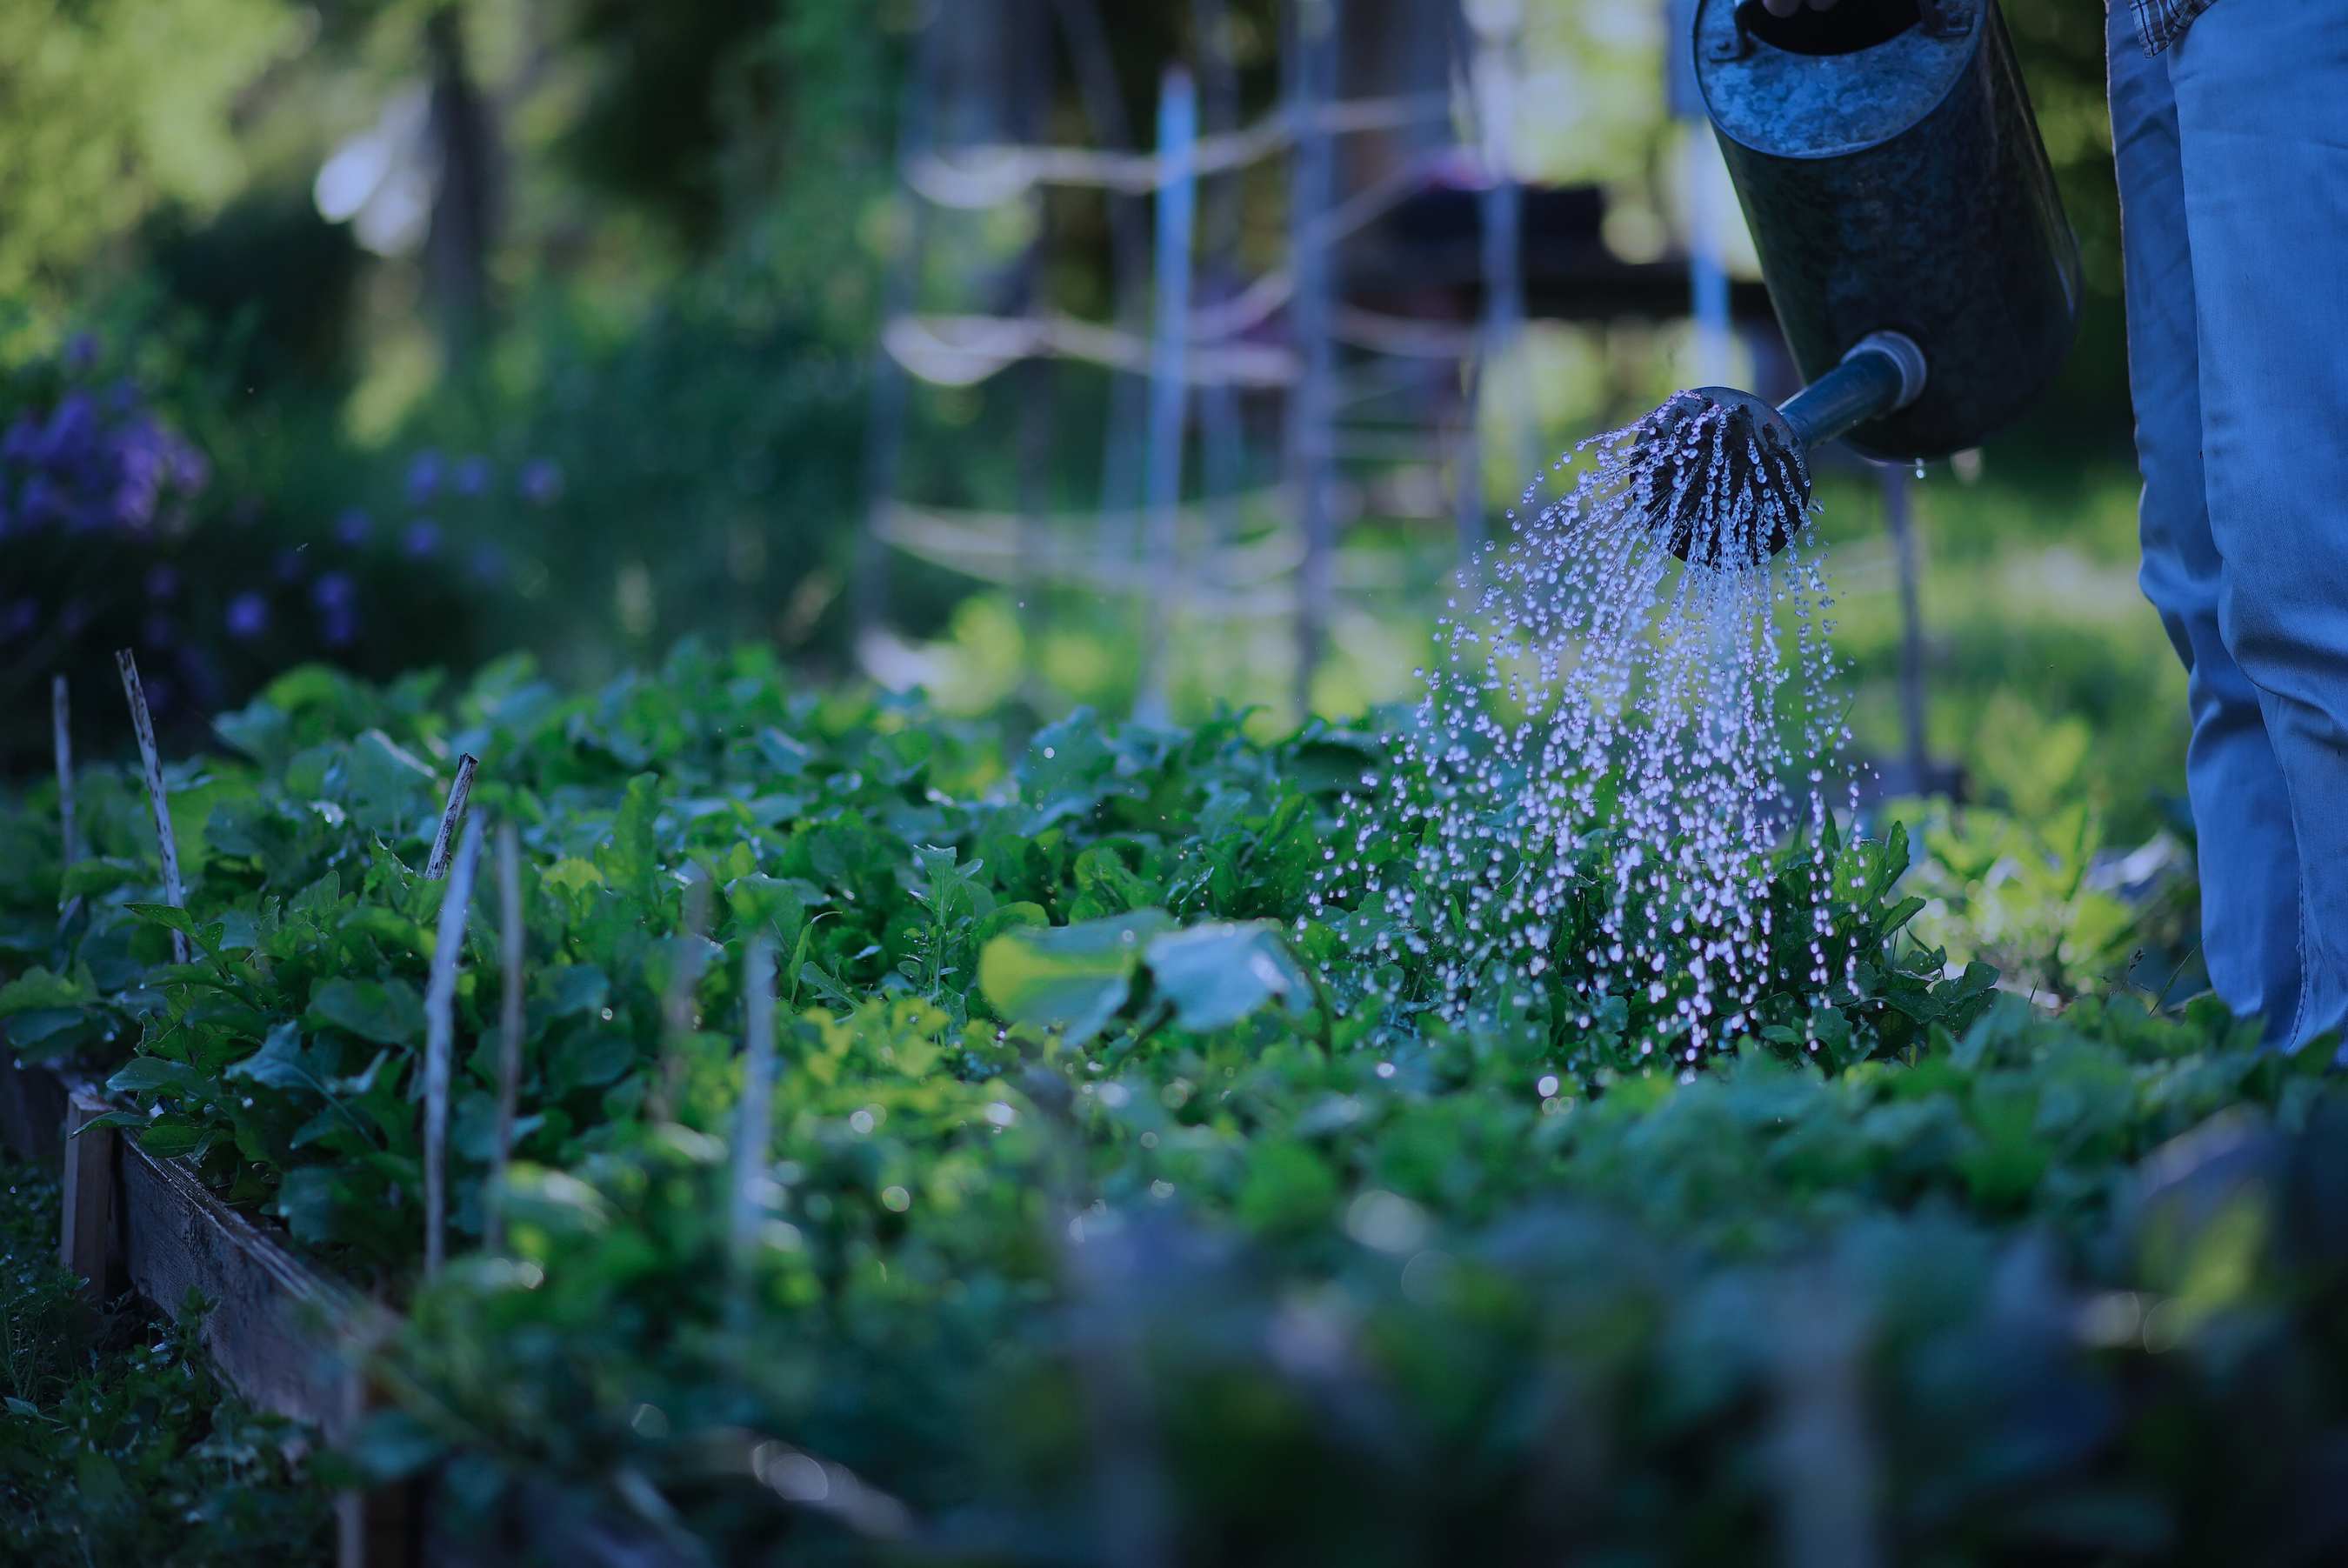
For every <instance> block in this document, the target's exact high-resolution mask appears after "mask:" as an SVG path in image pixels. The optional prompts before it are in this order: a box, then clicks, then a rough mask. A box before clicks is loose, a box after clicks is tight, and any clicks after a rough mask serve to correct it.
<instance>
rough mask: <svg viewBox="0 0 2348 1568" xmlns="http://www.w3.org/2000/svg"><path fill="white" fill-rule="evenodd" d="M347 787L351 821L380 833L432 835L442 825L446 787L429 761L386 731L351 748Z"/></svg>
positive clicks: (374, 732)
mask: <svg viewBox="0 0 2348 1568" xmlns="http://www.w3.org/2000/svg"><path fill="white" fill-rule="evenodd" d="M346 766H347V768H348V774H347V780H346V783H345V789H346V790H347V792H348V803H349V806H350V812H351V818H352V820H354V821H355V822H357V823H358V825H359V826H361V827H362V828H367V829H371V830H374V831H376V832H378V833H393V834H399V833H411V834H417V835H424V836H428V835H429V833H430V830H431V829H432V827H433V826H434V825H436V824H437V822H438V817H439V813H440V808H441V807H442V805H443V804H445V802H444V800H443V799H441V796H442V793H443V786H442V784H441V781H440V778H439V776H438V774H437V773H435V772H434V771H433V769H432V767H431V765H430V764H429V763H427V762H426V761H425V760H424V759H423V758H420V757H417V755H416V754H415V753H414V752H411V751H409V750H407V748H404V747H402V746H401V745H400V744H399V743H398V742H397V741H396V740H394V739H392V738H391V737H389V736H388V735H386V734H385V733H384V732H383V731H382V730H380V729H370V730H368V731H367V732H366V733H365V734H364V735H362V736H360V737H359V738H358V739H357V740H356V741H355V742H353V743H352V745H351V754H350V760H349V762H348V763H347V765H346Z"/></svg>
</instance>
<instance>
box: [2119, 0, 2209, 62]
mask: <svg viewBox="0 0 2348 1568" xmlns="http://www.w3.org/2000/svg"><path fill="white" fill-rule="evenodd" d="M2128 4H2129V5H2132V6H2134V7H2135V8H2136V36H2137V42H2139V43H2141V44H2142V45H2143V46H2144V52H2145V53H2146V54H2147V55H2157V54H2158V53H2160V51H2161V50H2163V49H2165V48H2167V47H2168V46H2169V45H2171V44H2173V43H2175V42H2177V40H2178V39H2179V38H2181V37H2183V36H2185V29H2186V28H2187V27H2188V26H2192V23H2193V18H2194V17H2196V16H2199V15H2201V13H2202V12H2204V11H2207V10H2208V9H2209V6H2210V5H2211V4H2212V0H2128Z"/></svg>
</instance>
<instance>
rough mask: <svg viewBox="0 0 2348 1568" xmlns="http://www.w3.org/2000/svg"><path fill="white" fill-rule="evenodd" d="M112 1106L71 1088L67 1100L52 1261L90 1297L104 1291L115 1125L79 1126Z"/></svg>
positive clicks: (94, 1298)
mask: <svg viewBox="0 0 2348 1568" xmlns="http://www.w3.org/2000/svg"><path fill="white" fill-rule="evenodd" d="M111 1109H114V1108H113V1107H112V1106H110V1105H108V1104H107V1103H106V1101H104V1100H103V1099H99V1098H98V1096H97V1095H95V1094H90V1093H88V1092H84V1091H76V1092H75V1093H74V1094H72V1095H71V1096H70V1097H68V1098H67V1100H66V1150H65V1152H66V1179H65V1192H64V1197H65V1202H64V1205H63V1207H64V1211H65V1212H64V1215H63V1223H62V1224H61V1225H60V1226H59V1230H60V1232H61V1233H62V1234H61V1235H60V1236H59V1238H58V1243H57V1261H58V1262H59V1263H61V1264H64V1265H65V1266H66V1267H67V1268H69V1269H71V1270H73V1272H74V1273H76V1274H79V1275H80V1276H81V1277H82V1280H83V1281H84V1294H85V1295H87V1296H88V1298H89V1299H90V1300H91V1301H98V1300H101V1299H103V1298H104V1296H105V1295H106V1233H107V1228H108V1225H109V1224H110V1223H111V1222H112V1220H113V1216H114V1130H113V1129H112V1128H110V1127H99V1128H91V1129H90V1130H88V1131H86V1132H85V1131H84V1130H83V1129H84V1128H86V1127H88V1126H89V1123H91V1122H92V1121H94V1120H96V1119H98V1118H99V1117H101V1116H104V1115H105V1114H106V1113H107V1112H108V1111H109V1110H111Z"/></svg>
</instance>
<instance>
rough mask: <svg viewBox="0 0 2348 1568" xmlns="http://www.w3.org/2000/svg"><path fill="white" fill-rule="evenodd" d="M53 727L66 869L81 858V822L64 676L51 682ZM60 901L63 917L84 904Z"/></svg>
mask: <svg viewBox="0 0 2348 1568" xmlns="http://www.w3.org/2000/svg"><path fill="white" fill-rule="evenodd" d="M49 729H50V733H51V736H52V738H54V739H55V741H56V744H57V866H58V869H59V872H61V873H62V872H67V871H71V870H72V869H73V868H74V867H75V866H76V865H77V864H78V863H79V862H80V861H81V824H80V822H79V821H78V820H77V819H76V817H75V813H74V772H73V701H72V696H71V694H70V693H69V692H68V690H67V686H66V677H65V676H56V677H54V678H53V679H51V681H50V682H49ZM59 880H60V881H62V880H63V879H62V875H61V876H60V879H59ZM59 891H60V892H62V891H63V890H62V889H60V890H59ZM57 903H58V905H59V909H60V913H59V916H58V918H59V919H60V920H71V919H72V918H73V916H74V912H75V911H76V910H77V909H79V908H80V907H81V900H80V898H79V897H75V898H71V899H66V898H60V899H59V900H58V901H57Z"/></svg>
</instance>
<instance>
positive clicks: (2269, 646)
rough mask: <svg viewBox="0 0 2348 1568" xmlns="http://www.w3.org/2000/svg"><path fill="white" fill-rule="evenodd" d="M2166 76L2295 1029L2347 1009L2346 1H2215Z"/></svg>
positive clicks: (2226, 599)
mask: <svg viewBox="0 0 2348 1568" xmlns="http://www.w3.org/2000/svg"><path fill="white" fill-rule="evenodd" d="M2169 80H2170V83H2171V85H2172V87H2173V88H2174V90H2175V92H2176V96H2177V120H2178V149H2179V160H2178V161H2179V168H2180V170H2181V173H2182V176H2183V182H2184V189H2185V216H2186V231H2187V233H2188V236H2189V239H2190V243H2191V246H2192V253H2193V278H2194V295H2195V300H2196V303H2197V315H2198V323H2199V344H2200V351H2201V367H2200V390H2201V441H2202V453H2203V467H2204V469H2205V470H2206V476H2207V485H2208V493H2209V519H2210V532H2211V536H2212V537H2213V538H2214V539H2215V540H2216V542H2217V545H2218V553H2219V556H2220V557H2221V558H2222V560H2223V561H2224V562H2225V565H2224V570H2223V573H2222V579H2221V583H2220V587H2219V604H2218V615H2219V625H2220V626H2221V628H2222V629H2223V631H2224V634H2225V638H2226V646H2227V647H2228V649H2230V651H2231V652H2232V654H2233V655H2234V660H2235V662H2236V663H2237V664H2239V665H2241V667H2242V671H2243V673H2244V674H2245V675H2247V676H2250V680H2251V682H2252V683H2253V684H2254V685H2256V686H2257V687H2258V688H2259V694H2260V706H2261V707H2262V708H2263V710H2264V712H2265V715H2266V722H2267V734H2268V736H2269V738H2270V739H2271V743H2272V745H2273V747H2274V751H2275V757H2276V759H2277V760H2278V761H2279V762H2280V763H2281V767H2282V774H2283V778H2284V780H2285V781H2286V783H2287V785H2288V787H2289V790H2290V796H2291V827H2292V830H2293V833H2294V835H2295V836H2296V838H2297V840H2298V844H2299V871H2300V887H2301V944H2302V945H2301V954H2302V965H2303V966H2304V979H2303V982H2302V990H2301V998H2300V1006H2299V1015H2298V1018H2297V1022H2296V1025H2295V1026H2294V1029H2293V1033H2292V1039H2293V1042H2294V1043H2296V1042H2298V1041H2303V1040H2305V1039H2307V1038H2308V1037H2311V1036H2312V1035H2315V1034H2318V1033H2321V1032H2322V1031H2324V1030H2327V1029H2333V1028H2336V1027H2338V1026H2340V1025H2341V1024H2342V1022H2343V1017H2348V11H2343V8H2342V6H2341V5H2339V3H2338V0H2253V3H2251V4H2247V5H2245V4H2242V3H2241V0H2221V3H2220V4H2218V5H2212V6H2211V7H2210V8H2209V10H2208V11H2206V12H2204V13H2203V14H2202V15H2200V16H2199V17H2198V18H2197V19H2196V20H2195V21H2194V23H2193V26H2192V27H2191V29H2190V30H2189V31H2188V32H2187V33H2186V35H2185V36H2184V37H2183V38H2181V39H2179V40H2178V43H2177V44H2176V45H2175V46H2173V48H2172V50H2171V58H2170V61H2169Z"/></svg>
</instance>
